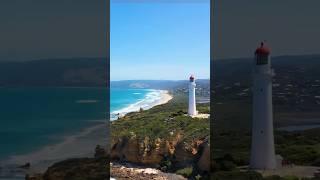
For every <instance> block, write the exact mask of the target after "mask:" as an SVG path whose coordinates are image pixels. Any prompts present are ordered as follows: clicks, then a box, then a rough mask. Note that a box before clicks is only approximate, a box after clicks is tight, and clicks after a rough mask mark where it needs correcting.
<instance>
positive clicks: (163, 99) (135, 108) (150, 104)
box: [111, 90, 173, 120]
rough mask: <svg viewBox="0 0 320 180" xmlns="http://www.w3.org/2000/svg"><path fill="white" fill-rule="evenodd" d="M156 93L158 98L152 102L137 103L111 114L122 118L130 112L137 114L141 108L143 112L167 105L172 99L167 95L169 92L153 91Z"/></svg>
mask: <svg viewBox="0 0 320 180" xmlns="http://www.w3.org/2000/svg"><path fill="white" fill-rule="evenodd" d="M155 91H157V92H159V93H160V94H159V98H158V99H155V100H153V101H152V102H146V101H145V100H141V101H139V102H137V103H134V104H132V105H130V106H128V107H126V108H123V109H121V110H119V111H115V112H113V113H114V114H118V115H117V116H118V117H123V116H124V115H126V114H127V113H130V112H137V111H139V110H140V108H142V109H143V110H148V109H150V108H152V107H154V106H158V105H161V104H166V103H168V102H169V101H170V100H171V99H172V98H173V97H172V96H171V95H170V94H169V91H167V90H155ZM111 120H116V119H111Z"/></svg>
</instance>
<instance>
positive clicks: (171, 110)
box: [111, 92, 210, 179]
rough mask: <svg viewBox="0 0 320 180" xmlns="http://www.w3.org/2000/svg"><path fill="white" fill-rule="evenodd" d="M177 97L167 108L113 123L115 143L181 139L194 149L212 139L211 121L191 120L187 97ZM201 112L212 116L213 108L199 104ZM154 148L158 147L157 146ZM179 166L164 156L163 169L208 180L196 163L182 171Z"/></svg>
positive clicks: (130, 116)
mask: <svg viewBox="0 0 320 180" xmlns="http://www.w3.org/2000/svg"><path fill="white" fill-rule="evenodd" d="M173 97H174V98H173V99H172V100H171V101H169V102H168V103H167V104H163V105H159V106H156V107H153V108H151V109H149V110H140V111H139V112H132V113H128V114H126V115H125V116H124V117H122V118H120V119H119V120H116V121H113V122H112V123H111V139H112V140H117V139H119V138H124V137H128V138H129V137H133V136H134V137H135V138H137V139H141V140H143V139H144V138H145V137H148V138H149V139H150V142H155V141H156V139H158V138H160V139H161V140H169V141H170V140H172V139H175V138H176V137H177V135H180V137H181V138H180V141H181V142H182V143H183V144H188V145H190V146H191V145H192V143H194V141H196V140H204V139H209V134H210V120H209V119H208V118H191V117H190V116H188V115H186V114H187V105H188V103H187V95H186V94H183V93H181V92H179V93H175V94H174V96H173ZM197 109H198V111H199V113H209V112H210V108H209V104H198V105H197ZM150 144H152V145H154V144H155V143H150ZM152 148H154V147H152ZM175 162H176V159H175V157H174V156H170V155H167V156H164V157H163V159H162V161H161V163H160V164H159V169H161V170H162V171H165V172H173V173H177V174H180V175H183V176H185V177H192V178H198V179H204V178H207V175H206V174H204V173H202V172H198V169H197V168H196V164H195V163H194V162H190V163H188V164H185V165H183V166H182V167H181V165H180V166H179V167H177V166H175V164H174V163H175ZM199 174H200V175H199Z"/></svg>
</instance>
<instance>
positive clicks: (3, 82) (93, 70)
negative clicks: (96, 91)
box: [0, 55, 320, 89]
mask: <svg viewBox="0 0 320 180" xmlns="http://www.w3.org/2000/svg"><path fill="white" fill-rule="evenodd" d="M252 63H253V58H239V59H224V60H216V61H214V69H213V70H212V71H213V74H214V77H213V79H214V81H215V84H216V83H218V84H219V83H225V82H241V83H245V84H247V83H251V70H252ZM272 66H273V67H274V69H275V72H276V75H277V76H278V77H279V76H286V75H288V74H290V75H291V76H293V77H294V78H305V77H311V76H314V77H320V71H319V69H320V55H301V56H277V57H272ZM106 69H107V60H106V58H73V59H48V60H34V61H26V62H0V87H3V86H11V87H12V86H13V87H16V86H24V87H26V86H31V87H32V86H44V87H49V86H53V87H60V86H61V87H62V86H67V87H105V86H106V83H107V79H108V73H107V72H106V71H107V70H106ZM290 70H292V71H293V72H296V73H290V72H288V71H290ZM302 72H303V73H302ZM293 77H292V78H293ZM187 82H188V81H187V79H186V80H185V81H184V80H181V81H168V80H157V81H153V80H135V81H113V82H111V86H112V87H132V88H155V89H168V88H170V89H171V88H176V87H177V86H184V85H185V83H187ZM197 83H199V84H201V83H204V84H205V86H207V85H208V83H209V81H208V80H201V79H200V80H197Z"/></svg>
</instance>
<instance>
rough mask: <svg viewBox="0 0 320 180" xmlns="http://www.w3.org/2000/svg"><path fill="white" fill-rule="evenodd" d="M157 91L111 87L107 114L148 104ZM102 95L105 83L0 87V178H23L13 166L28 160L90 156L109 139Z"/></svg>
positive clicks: (42, 162)
mask: <svg viewBox="0 0 320 180" xmlns="http://www.w3.org/2000/svg"><path fill="white" fill-rule="evenodd" d="M161 92H162V91H160V90H152V89H121V88H111V92H110V93H111V96H110V97H111V99H110V100H111V101H110V112H111V113H110V115H111V117H112V118H113V120H115V119H116V117H117V116H118V115H119V114H125V113H128V112H132V111H138V110H139V109H140V108H144V109H148V108H150V107H152V106H153V105H154V104H155V103H156V102H157V101H158V100H159V99H161ZM106 95H107V89H106V88H0V179H1V178H4V177H5V178H6V179H15V178H16V179H23V177H24V173H23V172H20V171H17V169H16V167H17V166H20V165H23V164H25V163H27V162H31V164H32V167H45V166H49V165H50V164H52V163H53V162H57V161H60V160H63V159H67V158H71V157H78V156H81V157H83V155H84V156H86V155H87V156H90V157H91V156H93V153H94V148H95V146H96V145H97V144H100V145H105V144H107V141H108V137H107V134H108V132H107V128H105V127H106V126H105V125H106V123H107V120H106V115H107V114H106V113H107V112H108V109H106V108H107V99H106ZM43 157H44V158H46V159H43ZM16 171H17V172H16Z"/></svg>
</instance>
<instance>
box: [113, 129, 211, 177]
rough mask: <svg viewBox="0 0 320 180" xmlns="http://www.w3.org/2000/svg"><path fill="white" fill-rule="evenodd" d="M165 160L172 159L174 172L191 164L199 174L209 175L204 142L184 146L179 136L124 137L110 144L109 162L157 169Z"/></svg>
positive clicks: (194, 142)
mask: <svg viewBox="0 0 320 180" xmlns="http://www.w3.org/2000/svg"><path fill="white" fill-rule="evenodd" d="M165 157H172V163H174V166H175V167H176V168H181V167H185V166H187V165H190V164H195V165H196V166H198V169H200V170H201V171H209V168H210V146H209V143H208V141H207V140H205V139H197V140H194V141H192V142H191V143H187V142H184V141H183V135H182V134H179V133H178V134H176V135H175V136H172V137H171V138H167V139H160V138H157V139H155V140H152V139H151V138H149V137H144V138H140V139H139V138H137V137H136V136H132V137H124V138H119V139H117V140H114V141H113V142H112V146H111V160H119V161H126V162H131V163H137V164H143V165H148V166H150V167H158V166H159V164H160V163H161V162H162V161H163V160H164V158H165Z"/></svg>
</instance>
